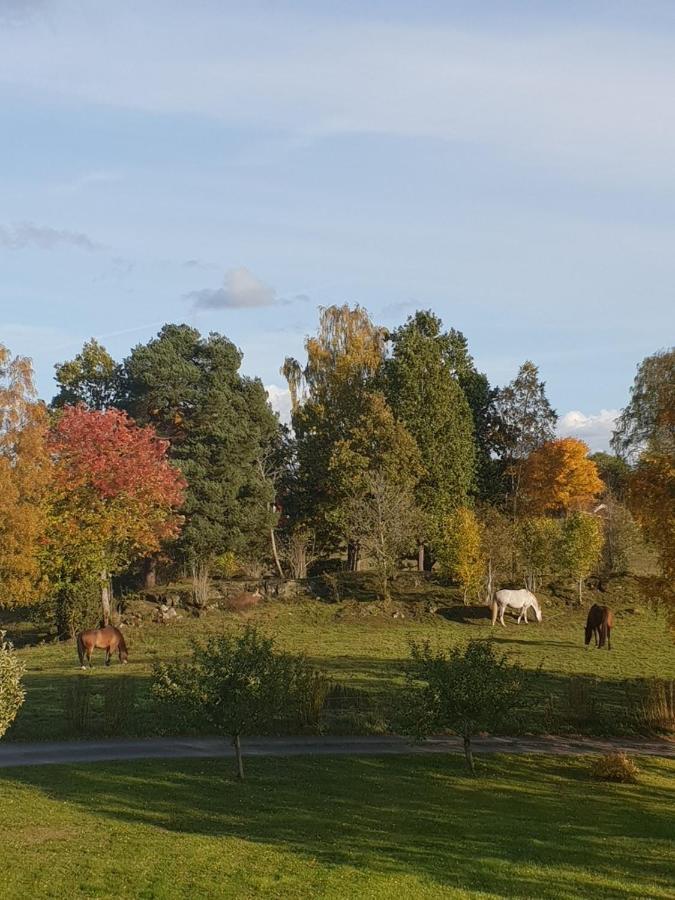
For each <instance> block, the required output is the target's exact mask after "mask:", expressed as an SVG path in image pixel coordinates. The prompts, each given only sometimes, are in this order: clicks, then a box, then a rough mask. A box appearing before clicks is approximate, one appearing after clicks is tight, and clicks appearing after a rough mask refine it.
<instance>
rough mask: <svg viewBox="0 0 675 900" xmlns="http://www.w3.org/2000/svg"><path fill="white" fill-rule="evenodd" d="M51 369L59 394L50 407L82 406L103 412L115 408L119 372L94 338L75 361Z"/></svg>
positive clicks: (112, 360)
mask: <svg viewBox="0 0 675 900" xmlns="http://www.w3.org/2000/svg"><path fill="white" fill-rule="evenodd" d="M54 368H55V369H56V375H55V379H56V383H57V384H58V386H59V392H58V394H57V395H56V396H55V397H54V399H53V400H52V406H53V407H55V408H57V409H58V408H61V407H63V406H76V405H77V404H78V403H84V405H85V406H87V407H89V409H99V410H104V409H108V408H109V407H111V406H115V405H116V403H117V401H118V399H119V391H120V375H121V368H120V366H119V365H118V364H117V363H116V362H115V360H114V359H113V358H112V356H110V354H109V353H108V351H107V350H106V349H105V347H102V346H101V345H100V344H99V343H98V341H96V340H95V339H94V338H92V339H91V340H90V341H87V342H86V343H85V344H84V346H83V347H82V350H81V352H80V353H78V354H77V356H76V357H75V358H74V359H72V360H70V361H69V362H64V363H57V365H56V366H54Z"/></svg>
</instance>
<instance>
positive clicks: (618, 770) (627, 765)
mask: <svg viewBox="0 0 675 900" xmlns="http://www.w3.org/2000/svg"><path fill="white" fill-rule="evenodd" d="M591 773H592V775H593V777H594V778H596V779H598V781H615V782H618V783H619V784H637V781H638V777H639V775H640V769H639V768H638V766H637V764H636V762H635V760H633V759H631V758H630V756H627V755H626V754H625V753H624V752H623V751H620V752H617V753H606V754H605V755H604V756H599V757H598V758H597V759H594V760H593V762H592V764H591Z"/></svg>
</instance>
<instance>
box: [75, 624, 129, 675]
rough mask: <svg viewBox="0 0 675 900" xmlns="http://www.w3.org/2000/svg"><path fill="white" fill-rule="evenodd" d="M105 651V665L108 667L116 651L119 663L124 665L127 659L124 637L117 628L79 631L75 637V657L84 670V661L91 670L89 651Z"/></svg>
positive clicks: (109, 626)
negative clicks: (78, 659) (77, 657)
mask: <svg viewBox="0 0 675 900" xmlns="http://www.w3.org/2000/svg"><path fill="white" fill-rule="evenodd" d="M92 650H105V664H106V666H109V665H110V657H111V655H112V654H113V653H114V652H115V650H117V653H118V656H119V658H120V662H121V663H125V662H126V661H127V659H128V657H129V653H128V651H127V645H126V643H125V642H124V635H123V634H122V632H121V631H120V630H119V629H118V628H113V626H112V625H106V626H105V628H91V629H90V630H89V631H81V632H80V633H79V634H78V636H77V655H78V656H79V657H80V666H81V667H82V668H83V669H86V666H85V664H84V661H85V659H86V660H87V662H88V663H89V668H91V651H92Z"/></svg>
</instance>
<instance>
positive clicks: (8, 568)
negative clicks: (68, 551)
mask: <svg viewBox="0 0 675 900" xmlns="http://www.w3.org/2000/svg"><path fill="white" fill-rule="evenodd" d="M46 435H47V411H46V409H45V407H44V405H43V404H42V403H39V402H37V401H36V399H35V388H34V386H33V369H32V366H31V362H30V360H29V359H27V358H26V357H22V356H16V357H12V356H11V354H10V352H9V350H8V349H7V348H6V347H4V346H2V345H0V607H3V606H4V607H7V606H26V605H29V604H31V603H34V602H36V601H37V600H39V599H40V598H41V597H42V595H43V592H44V589H45V580H44V578H43V575H42V567H41V552H42V548H43V539H44V535H45V531H46V523H47V511H46V503H47V492H48V488H49V481H50V461H49V455H48V453H47V450H46Z"/></svg>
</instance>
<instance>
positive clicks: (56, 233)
mask: <svg viewBox="0 0 675 900" xmlns="http://www.w3.org/2000/svg"><path fill="white" fill-rule="evenodd" d="M64 246H65V247H76V248H77V249H78V250H90V251H91V250H100V249H101V245H100V244H97V243H96V242H95V241H93V240H92V239H91V238H90V237H89V236H88V235H86V234H83V233H82V232H81V231H68V230H66V229H59V228H51V227H50V226H48V225H35V224H34V223H33V222H19V223H18V224H16V225H0V247H3V248H5V249H6V250H26V249H29V248H35V249H38V250H54V249H55V248H56V247H64Z"/></svg>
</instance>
